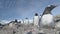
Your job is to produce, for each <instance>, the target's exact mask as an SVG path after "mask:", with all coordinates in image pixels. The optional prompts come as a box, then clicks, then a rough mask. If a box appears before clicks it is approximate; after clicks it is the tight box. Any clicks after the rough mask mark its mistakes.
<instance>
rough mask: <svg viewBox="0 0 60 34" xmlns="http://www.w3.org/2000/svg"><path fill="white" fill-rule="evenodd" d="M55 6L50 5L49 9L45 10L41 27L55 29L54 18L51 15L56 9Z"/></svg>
mask: <svg viewBox="0 0 60 34" xmlns="http://www.w3.org/2000/svg"><path fill="white" fill-rule="evenodd" d="M55 7H56V6H55V5H49V6H48V7H46V8H45V10H44V12H43V14H42V16H41V22H40V25H42V26H44V27H46V26H47V27H54V18H53V15H52V13H51V11H52V10H53V9H54V8H55Z"/></svg>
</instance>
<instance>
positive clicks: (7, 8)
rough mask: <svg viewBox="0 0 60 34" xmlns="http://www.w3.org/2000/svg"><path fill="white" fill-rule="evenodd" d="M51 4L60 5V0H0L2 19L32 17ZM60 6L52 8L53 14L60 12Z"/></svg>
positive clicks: (0, 17) (0, 15)
mask: <svg viewBox="0 0 60 34" xmlns="http://www.w3.org/2000/svg"><path fill="white" fill-rule="evenodd" d="M51 4H54V5H60V0H0V20H13V19H25V18H26V17H28V18H29V19H32V18H33V16H34V14H35V13H38V14H39V15H41V14H42V13H43V11H44V9H45V7H47V6H48V5H51ZM59 7H60V6H58V7H56V8H55V9H53V10H52V14H53V15H57V14H60V10H59V9H60V8H59Z"/></svg>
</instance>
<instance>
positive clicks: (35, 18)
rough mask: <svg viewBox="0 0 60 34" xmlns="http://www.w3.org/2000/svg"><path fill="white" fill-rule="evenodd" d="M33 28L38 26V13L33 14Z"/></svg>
mask: <svg viewBox="0 0 60 34" xmlns="http://www.w3.org/2000/svg"><path fill="white" fill-rule="evenodd" d="M33 22H34V26H38V23H39V15H38V13H35V16H34V18H33Z"/></svg>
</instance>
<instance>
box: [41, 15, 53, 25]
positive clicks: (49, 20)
mask: <svg viewBox="0 0 60 34" xmlns="http://www.w3.org/2000/svg"><path fill="white" fill-rule="evenodd" d="M53 23H54V19H53V16H52V15H51V14H45V15H43V16H42V18H41V24H42V25H53Z"/></svg>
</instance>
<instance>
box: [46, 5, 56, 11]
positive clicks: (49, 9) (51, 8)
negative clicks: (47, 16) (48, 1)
mask: <svg viewBox="0 0 60 34" xmlns="http://www.w3.org/2000/svg"><path fill="white" fill-rule="evenodd" d="M55 7H56V5H48V6H47V7H46V8H45V10H46V11H51V10H53V9H54V8H55Z"/></svg>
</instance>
